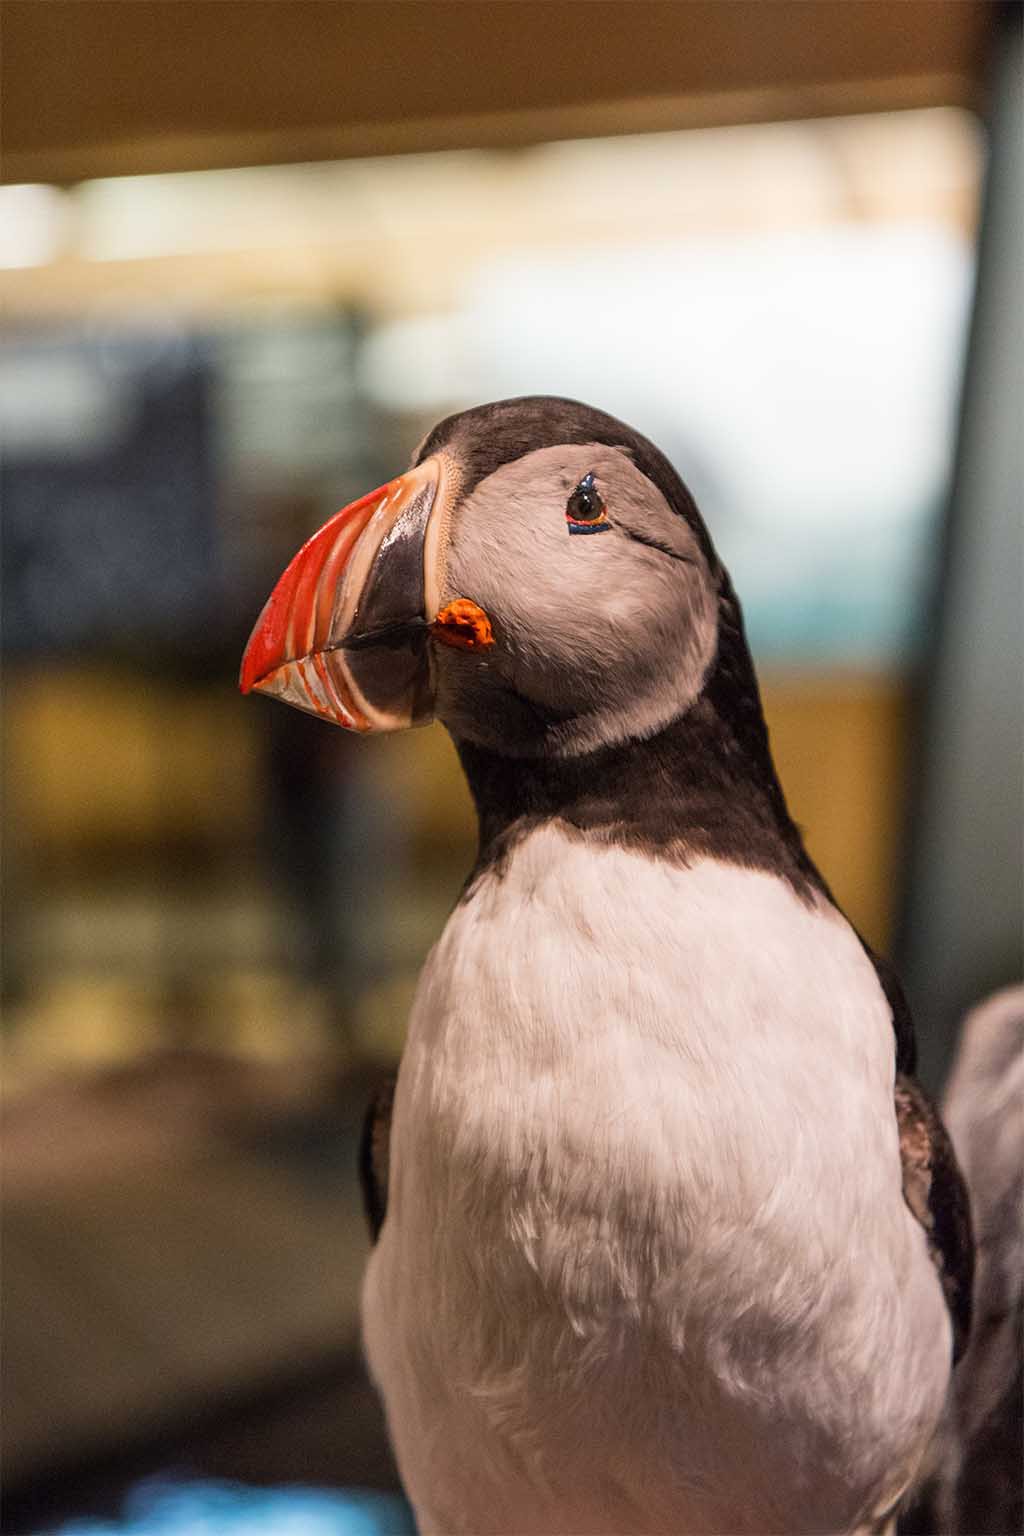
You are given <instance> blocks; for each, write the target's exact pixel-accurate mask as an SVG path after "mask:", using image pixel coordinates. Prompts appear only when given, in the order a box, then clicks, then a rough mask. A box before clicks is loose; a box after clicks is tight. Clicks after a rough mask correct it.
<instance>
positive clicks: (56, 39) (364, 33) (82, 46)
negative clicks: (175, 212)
mask: <svg viewBox="0 0 1024 1536" xmlns="http://www.w3.org/2000/svg"><path fill="white" fill-rule="evenodd" d="M991 15H992V6H991V4H990V3H988V0H960V3H950V0H898V3H892V0H729V3H723V0H629V3H623V0H372V3H370V0H361V3H360V0H133V3H131V4H126V3H114V0H5V3H4V5H3V11H2V23H3V45H4V46H3V60H2V82H0V83H2V92H3V98H2V99H3V107H2V114H3V115H2V149H3V167H2V170H3V179H4V180H5V181H26V180H47V181H49V180H53V181H62V182H66V181H73V180H77V179H80V178H83V177H91V176H105V175H116V174H135V173H142V172H150V171H168V170H188V169H199V168H203V167H211V166H227V165H253V164H267V163H275V162H280V163H283V162H288V161H298V160H310V159H327V158H335V157H339V156H348V155H370V154H379V153H393V152H397V151H409V150H417V149H439V148H450V147H453V146H472V145H481V146H483V145H508V146H514V145H517V144H524V143H529V142H533V141H536V140H537V139H543V138H551V137H573V136H586V135H590V134H596V133H608V132H622V131H638V130H641V129H650V128H670V127H679V126H687V125H691V124H695V123H711V122H727V121H754V120H764V119H768V118H779V117H801V116H815V115H821V114H825V113H834V112H853V111H864V110H874V109H882V108H886V107H900V106H910V105H913V106H921V105H940V104H957V105H964V104H967V105H975V104H977V102H978V99H979V94H980V84H979V82H980V80H981V76H982V71H983V68H984V56H985V50H986V40H987V35H988V30H989V24H990V20H991Z"/></svg>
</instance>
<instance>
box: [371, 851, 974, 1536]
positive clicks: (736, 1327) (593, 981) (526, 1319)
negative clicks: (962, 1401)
mask: <svg viewBox="0 0 1024 1536" xmlns="http://www.w3.org/2000/svg"><path fill="white" fill-rule="evenodd" d="M893 1071H894V1065H893V1030H892V1021H891V1018H890V1014H889V1009H888V1006H887V1004H886V1002H885V1000H884V998H883V996H882V993H881V990H880V988H879V986H878V983H877V980H876V977H875V973H874V970H873V968H872V967H871V965H870V963H869V962H868V960H867V959H866V957H865V956H864V954H863V951H862V950H861V947H860V945H859V944H858V942H857V939H856V937H855V936H854V934H853V933H852V932H851V930H850V929H849V927H848V926H847V924H846V923H845V922H844V921H843V920H842V918H841V917H839V916H838V914H836V913H835V912H833V911H832V909H831V908H828V907H826V906H825V905H823V904H822V905H820V906H808V905H807V904H805V903H803V902H801V901H800V900H799V899H798V897H797V896H796V895H795V894H794V893H793V892H792V891H791V890H790V888H789V887H788V886H786V885H784V884H783V883H782V882H780V881H778V880H776V879H774V878H772V877H771V876H770V875H767V874H765V873H762V872H759V871H752V870H742V869H739V868H736V867H734V866H730V865H725V864H720V863H717V862H715V861H712V860H701V861H699V862H696V863H694V865H693V866H692V867H690V868H688V869H684V868H677V867H674V866H672V865H670V864H667V863H663V862H653V861H651V860H648V859H646V858H644V857H642V856H641V855H639V854H634V853H631V852H628V851H625V850H623V849H621V848H618V847H602V846H595V844H594V843H593V842H590V841H584V840H583V839H580V838H578V837H575V836H573V835H570V834H567V833H564V832H561V831H559V830H558V829H557V828H555V827H553V826H548V827H545V828H542V829H540V830H538V831H537V832H535V833H533V834H532V835H531V836H530V837H528V838H527V839H526V840H525V841H524V842H523V843H522V844H520V845H519V847H518V848H517V849H516V851H515V852H514V854H513V855H512V857H511V859H510V861H509V863H508V866H507V868H506V869H505V871H504V873H503V874H502V875H500V876H493V875H492V876H487V877H485V878H484V879H483V880H482V881H481V882H480V884H479V885H478V887H477V889H476V890H475V891H474V893H473V894H472V896H471V897H470V898H469V899H468V900H467V901H465V902H463V903H462V904H461V905H460V906H459V907H458V908H457V909H456V910H455V912H454V913H453V915H452V917H451V919H450V920H449V923H448V925H447V927H446V929H445V932H444V934H443V936H442V938H441V940H440V942H439V943H438V945H437V946H436V948H435V949H434V951H433V953H432V954H431V957H430V959H429V961H428V963H427V965H426V968H425V970H424V973H423V976H422V979H421V982H420V987H419V991H418V994H417V998H416V1003H415V1006H414V1008H413V1013H412V1017H411V1020H410V1024H409V1035H408V1043H407V1047H406V1052H405V1056H404V1058H403V1063H402V1069H401V1074H400V1079H399V1087H398V1093H397V1098H396V1101H395V1109H394V1121H393V1129H392V1141H391V1185H390V1192H389V1205H388V1215H387V1220H386V1223H385V1225H384V1229H383V1232H382V1234H381V1237H380V1240H379V1242H378V1245H377V1247H376V1249H375V1250H374V1253H373V1256H372V1258H371V1261H370V1265H369V1268H368V1271H367V1280H366V1287H365V1294H364V1331H365V1340H366V1348H367V1354H368V1358H369V1362H370V1366H371V1369H372V1371H373V1374H374V1376H375V1378H376V1379H377V1381H378V1383H379V1385H380V1387H381V1390H382V1393H383V1396H384V1400H385V1403H386V1406H387V1411H388V1417H389V1422H390V1426H391V1432H392V1436H393V1440H394V1444H395V1448H396V1452H397V1455H398V1459H399V1465H400V1468H401V1471H402V1475H403V1479H404V1480H405V1483H406V1487H407V1488H408V1490H409V1493H410V1496H411V1497H412V1500H413V1503H414V1505H415V1506H416V1509H417V1514H418V1516H419V1519H420V1524H421V1529H422V1530H423V1531H424V1532H425V1533H426V1532H428V1531H434V1532H444V1533H455V1532H472V1533H474V1536H482V1533H484V1532H488V1531H506V1532H515V1533H516V1536H529V1533H540V1532H563V1533H570V1532H576V1533H587V1536H598V1533H602V1532H603V1533H617V1536H626V1533H629V1532H666V1533H669V1532H670V1533H673V1536H684V1533H687V1532H705V1533H716V1532H717V1533H718V1536H725V1533H729V1536H740V1533H744V1532H748V1531H749V1532H755V1531H756V1532H775V1531H778V1532H807V1533H812V1532H813V1533H823V1532H842V1531H848V1530H852V1529H854V1528H855V1527H856V1526H857V1525H858V1524H859V1523H860V1522H862V1521H864V1520H865V1519H867V1518H868V1517H870V1516H871V1515H872V1513H873V1512H877V1511H881V1510H883V1509H884V1508H885V1507H886V1504H887V1501H891V1500H892V1499H893V1498H895V1497H896V1495H897V1494H898V1493H899V1492H900V1490H901V1488H902V1487H903V1485H904V1484H905V1482H906V1481H907V1479H908V1478H909V1476H910V1475H911V1473H912V1471H913V1469H914V1465H915V1463H916V1461H917V1459H918V1457H919V1456H920V1454H921V1452H922V1451H923V1449H924V1445H925V1443H926V1441H927V1438H928V1436H929V1434H930V1431H931V1427H932V1425H933V1423H934V1421H935V1419H936V1417H937V1415H938V1413H939V1411H940V1408H941V1405H942V1400H943V1395H944V1391H945V1385H946V1379H947V1375H948V1369H949V1365H948V1361H949V1325H948V1321H947V1319H946V1314H945V1308H944V1304H943V1300H942V1295H941V1291H940V1287H939V1284H938V1280H937V1278H936V1276H935V1274H934V1271H933V1269H932V1266H931V1264H930V1261H929V1259H928V1257H927V1253H926V1249H925V1242H924V1237H923V1234H922V1233H921V1231H920V1229H919V1228H918V1227H917V1225H916V1223H915V1222H914V1221H913V1219H912V1218H911V1217H910V1215H909V1213H908V1211H907V1209H906V1207H905V1205H904V1203H903V1199H902V1195H901V1188H900V1165H899V1152H898V1145H897V1135H896V1123H895V1117H894V1112H893Z"/></svg>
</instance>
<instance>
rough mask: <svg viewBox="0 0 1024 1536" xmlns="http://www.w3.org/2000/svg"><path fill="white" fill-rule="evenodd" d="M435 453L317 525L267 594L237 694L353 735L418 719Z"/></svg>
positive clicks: (432, 598) (432, 605)
mask: <svg viewBox="0 0 1024 1536" xmlns="http://www.w3.org/2000/svg"><path fill="white" fill-rule="evenodd" d="M450 478H451V476H450V472H449V470H448V465H447V460H446V459H445V458H444V457H443V456H442V455H435V456H434V457H432V458H429V459H427V460H425V461H424V463H422V464H418V465H417V466H416V468H415V469H411V470H410V471H409V473H408V474H406V475H401V476H400V477H399V478H398V479H397V480H389V481H388V483H387V485H383V486H381V487H380V489H379V490H376V491H371V492H370V494H369V495H368V496H363V497H362V498H361V499H360V500H359V501H354V502H353V503H352V504H351V506H348V507H344V508H343V509H342V510H341V511H340V512H336V513H335V515H334V516H333V517H332V518H331V519H330V520H329V521H328V522H326V523H325V524H324V526H323V527H322V528H321V529H320V532H319V533H315V534H314V535H313V537H312V538H311V539H310V540H309V541H308V543H306V544H304V545H303V546H302V548H301V549H300V550H299V552H298V554H297V555H296V556H295V558H294V560H292V562H291V564H290V565H289V566H288V568H287V570H286V571H285V572H284V574H283V576H282V577H281V579H280V580H279V581H278V583H277V586H276V587H275V588H274V590H273V592H272V593H271V594H270V597H269V598H268V600H267V603H266V606H265V607H264V609H263V612H262V613H261V614H260V616H259V618H258V619H257V621H256V627H255V628H254V629H253V632H252V634H251V636H250V637H249V643H248V645H247V646H246V648H245V655H244V656H243V658H242V671H241V676H240V678H239V686H240V688H241V690H242V692H243V693H249V692H251V691H252V690H256V691H257V692H259V693H269V694H272V695H273V696H274V697H275V698H278V699H281V700H283V701H284V702H285V703H286V704H294V705H295V706H296V707H297V708H298V709H305V710H308V711H309V712H310V713H311V714H316V715H320V716H321V717H322V718H323V719H325V720H330V721H333V722H334V723H335V724H336V725H343V726H345V727H346V728H347V729H348V730H353V731H396V730H401V729H402V728H403V727H405V726H410V725H426V724H427V723H428V721H429V720H430V719H431V718H432V715H433V696H432V689H431V681H430V658H429V654H428V648H427V637H428V631H429V625H430V621H431V620H432V619H433V618H434V617H435V616H436V614H437V604H438V594H439V592H440V589H441V582H442V575H443V571H442V566H443V558H444V552H445V549H444V547H443V546H445V545H446V540H447V531H446V529H447V513H448V510H449V502H450V499H451V489H452V488H451V485H450V483H449V482H450Z"/></svg>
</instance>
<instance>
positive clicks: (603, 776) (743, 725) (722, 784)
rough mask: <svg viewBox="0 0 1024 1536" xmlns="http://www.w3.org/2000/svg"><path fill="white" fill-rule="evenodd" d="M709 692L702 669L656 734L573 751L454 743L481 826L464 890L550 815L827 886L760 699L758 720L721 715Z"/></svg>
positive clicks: (657, 846) (673, 850) (810, 891)
mask: <svg viewBox="0 0 1024 1536" xmlns="http://www.w3.org/2000/svg"><path fill="white" fill-rule="evenodd" d="M714 694H715V689H714V686H713V681H712V683H711V684H709V687H708V689H706V690H705V692H704V693H703V694H702V695H701V697H700V698H699V699H698V700H697V701H696V702H695V703H694V704H693V705H692V706H691V707H690V708H689V709H688V710H687V711H686V713H685V714H683V715H681V716H679V717H678V718H676V719H675V720H673V721H672V722H670V724H669V725H667V726H666V727H665V728H664V729H663V730H661V731H660V732H658V733H657V734H656V735H654V736H651V737H649V738H646V739H644V740H633V741H627V742H623V743H622V744H621V745H618V746H614V747H604V748H601V749H599V750H598V751H596V752H592V753H588V754H585V755H582V756H576V757H542V758H522V757H519V758H514V759H513V758H507V757H503V756H501V755H500V754H499V753H495V752H490V751H488V750H487V749H485V748H482V747H478V746H474V745H473V744H472V743H469V742H460V743H458V750H459V755H460V758H461V760H462V765H463V768H464V770H465V773H466V778H467V780H468V781H469V786H470V790H471V792H472V794H473V799H474V802H475V804H476V808H477V815H478V817H479V826H480V846H479V853H478V857H477V862H476V865H475V867H474V870H473V872H472V874H471V876H470V879H469V881H468V883H467V891H468V890H469V889H471V888H472V887H473V886H474V885H475V884H476V882H477V880H478V878H479V877H481V876H482V875H484V874H486V873H488V872H492V873H494V874H496V875H498V876H500V875H501V874H502V872H503V870H504V867H505V865H506V863H507V860H508V858H509V857H510V855H511V854H512V852H513V851H514V849H515V847H516V845H517V844H518V843H519V842H520V841H521V840H522V839H523V838H524V837H526V836H527V835H528V834H529V833H530V832H532V831H533V830H535V829H536V828H537V827H539V826H541V825H543V824H545V823H549V822H557V823H558V824H559V825H560V826H561V827H562V828H563V829H565V830H567V831H569V833H570V835H578V836H580V837H583V838H588V839H593V840H594V841H595V842H597V843H603V844H611V845H617V846H620V847H626V848H630V849H632V850H634V851H636V852H638V853H642V854H644V855H645V856H646V857H649V858H657V859H665V860H667V861H669V862H671V863H674V864H683V865H686V864H689V863H692V862H693V861H694V860H695V859H698V858H716V859H721V860H723V861H725V862H728V863H733V864H738V865H742V866H745V867H747V868H756V869H763V870H765V871H766V872H769V873H771V874H774V875H776V876H778V877H780V878H782V879H784V880H786V881H787V882H788V883H789V884H790V885H791V886H792V888H793V889H794V890H795V891H796V893H797V894H798V895H799V896H800V897H801V898H802V899H804V900H812V899H814V897H815V895H817V894H819V893H821V894H827V893H826V889H825V886H824V882H823V881H822V880H821V877H820V875H819V874H818V871H817V869H816V868H815V866H814V864H813V863H812V862H811V860H810V858H809V857H808V855H807V853H806V850H805V849H804V846H803V842H802V840H801V837H800V833H799V831H798V829H797V828H796V826H795V825H794V824H793V822H792V821H791V820H790V817H789V814H788V812H787V810H786V803H785V799H784V797H783V794H782V790H781V787H780V785H779V782H778V779H777V777H776V775H775V770H774V767H773V766H772V762H771V758H770V756H769V754H768V748H767V739H766V737H765V736H764V724H763V719H762V717H761V711H760V706H759V705H757V704H756V703H755V706H754V708H755V712H756V720H748V721H744V720H743V718H742V715H740V716H739V717H737V718H729V717H727V716H726V717H723V715H722V713H721V712H720V710H719V708H718V707H716V699H715V697H714ZM755 699H756V695H755ZM744 738H746V739H744ZM762 741H763V748H761V749H760V750H759V748H760V747H761V742H762Z"/></svg>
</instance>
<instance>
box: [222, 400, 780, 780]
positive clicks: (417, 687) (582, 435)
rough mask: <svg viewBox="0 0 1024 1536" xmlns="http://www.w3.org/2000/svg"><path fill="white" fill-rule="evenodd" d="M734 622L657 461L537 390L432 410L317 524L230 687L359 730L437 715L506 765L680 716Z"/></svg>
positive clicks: (724, 581)
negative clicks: (405, 458)
mask: <svg viewBox="0 0 1024 1536" xmlns="http://www.w3.org/2000/svg"><path fill="white" fill-rule="evenodd" d="M737 623H738V614H737V611H736V609H735V599H734V598H733V596H732V589H731V586H730V584H729V579H728V576H727V574H726V573H725V571H724V569H723V567H722V566H721V565H720V563H719V561H718V558H717V556H716V555H715V552H714V548H713V546H712V544H711V540H710V538H709V536H708V533H707V530H706V528H705V527H704V524H703V522H702V520H701V518H700V515H699V513H698V512H697V509H696V506H695V504H694V502H693V498H692V497H691V496H690V493H689V492H688V491H687V489H686V487H685V486H684V484H683V482H682V481H681V480H680V478H679V476H678V475H677V474H676V472H675V470H674V469H673V468H672V466H671V465H670V464H669V462H668V460H667V459H666V458H665V457H664V456H663V455H662V454H661V453H660V452H659V451H658V450H657V449H656V448H655V447H654V446H653V445H652V444H651V443H650V442H648V441H647V440H646V439H645V438H643V437H641V436H640V435H639V434H638V433H636V432H634V431H632V430H631V429H630V428H629V427H627V426H624V425H623V424H622V423H621V422H619V421H617V420H616V419H615V418H614V417H612V416H608V415H606V414H604V413H603V412H601V411H598V410H594V409H592V408H591V407H589V406H586V405H581V404H579V403H577V402H575V401H570V400H562V399H555V398H549V397H544V396H533V397H526V398H523V399H516V400H503V401H498V402H496V403H494V404H491V405H483V406H479V407H477V408H476V409H474V410H469V411H464V412H462V413H461V414H459V415H455V416H450V417H448V418H447V419H446V420H444V421H442V422H441V423H440V424H439V425H438V426H437V427H435V428H434V430H433V431H432V432H431V433H430V434H429V436H428V437H427V438H426V439H425V440H424V442H423V443H422V445H421V446H420V448H419V450H418V452H417V454H416V456H415V460H414V464H413V467H412V468H411V469H410V470H409V471H408V472H407V473H406V474H404V475H401V476H400V477H399V478H398V479H396V480H392V481H389V482H388V484H387V485H384V486H382V487H381V488H380V489H379V490H376V491H373V492H371V493H370V494H369V495H368V496H364V497H363V498H362V499H361V500H359V501H356V502H354V503H352V505H351V506H348V507H346V508H344V509H343V510H342V511H341V512H338V513H337V514H336V515H335V516H334V517H332V518H331V519H330V520H329V521H328V522H327V523H326V524H325V526H324V527H323V528H322V529H321V530H320V531H319V532H318V533H316V534H314V536H313V537H312V538H311V539H310V540H309V542H308V543H307V544H305V545H304V546H303V548H302V549H301V550H300V551H299V553H298V554H297V555H296V556H295V558H294V560H293V561H292V562H291V564H290V565H289V566H288V568H287V570H286V571H285V572H284V574H283V576H282V577H281V579H280V581H279V582H278V584H277V586H276V587H275V588H274V591H273V593H272V594H271V596H270V598H269V600H268V602H267V604H266V606H265V608H264V610H263V612H262V614H261V615H260V618H259V620H258V621H257V624H256V627H255V629H254V630H253V633H252V636H251V638H250V640H249V644H248V646H247V648H246V652H245V657H244V659H243V662H242V674H241V687H242V690H243V692H249V691H250V690H251V689H256V690H259V691H261V692H264V693H269V694H273V695H275V696H276V697H278V698H281V699H283V700H285V701H286V702H287V703H290V704H294V705H297V706H298V707H299V708H300V709H305V710H309V711H311V712H313V713H315V714H318V715H321V716H322V717H323V718H324V719H326V720H329V721H333V722H334V723H336V724H338V725H343V726H346V727H348V728H349V729H353V730H357V731H383V730H396V729H400V728H402V727H405V726H409V725H418V724H424V723H426V722H427V721H429V720H430V719H432V718H434V717H435V716H436V717H437V718H439V719H440V720H441V721H442V722H443V723H444V724H445V725H446V726H447V728H448V729H449V731H450V732H451V734H452V735H453V737H454V738H455V740H456V742H457V743H460V744H464V745H467V746H471V747H476V748H481V749H484V750H486V751H492V752H499V753H501V754H502V755H503V756H504V757H514V758H524V759H525V758H530V757H548V758H550V757H551V756H555V757H578V756H580V755H582V754H585V753H588V752H592V751H594V750H597V749H600V748H602V747H608V746H617V745H621V744H623V743H626V742H628V741H630V740H634V739H645V738H649V737H651V736H653V735H655V734H656V733H658V732H659V731H661V730H662V729H663V728H664V727H665V726H666V725H668V724H669V723H670V722H671V721H672V720H674V719H676V718H677V717H679V716H681V715H683V714H685V712H686V711H687V710H689V709H690V708H691V706H692V705H693V704H694V703H695V701H696V700H697V699H698V698H699V697H700V696H701V694H702V692H703V691H704V689H705V687H706V684H707V682H708V678H709V674H710V672H711V671H712V669H713V667H714V666H715V663H716V657H719V652H720V644H721V632H722V631H723V627H724V626H729V627H730V632H732V633H735V629H736V624H737ZM741 650H742V657H741V658H740V659H741V660H742V662H743V665H742V666H741V671H742V672H743V673H744V674H746V672H747V671H748V670H749V657H747V655H746V648H745V645H742V644H741ZM719 665H720V658H719ZM732 670H733V679H732V682H733V687H734V688H735V687H736V685H737V684H739V685H740V687H741V690H742V691H746V690H747V688H748V687H749V688H750V689H753V690H754V694H753V697H754V700H756V684H755V683H754V681H753V673H752V671H750V673H749V682H748V679H747V677H746V676H745V675H744V676H742V677H739V678H737V677H736V675H735V669H734V668H733V669H732Z"/></svg>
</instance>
